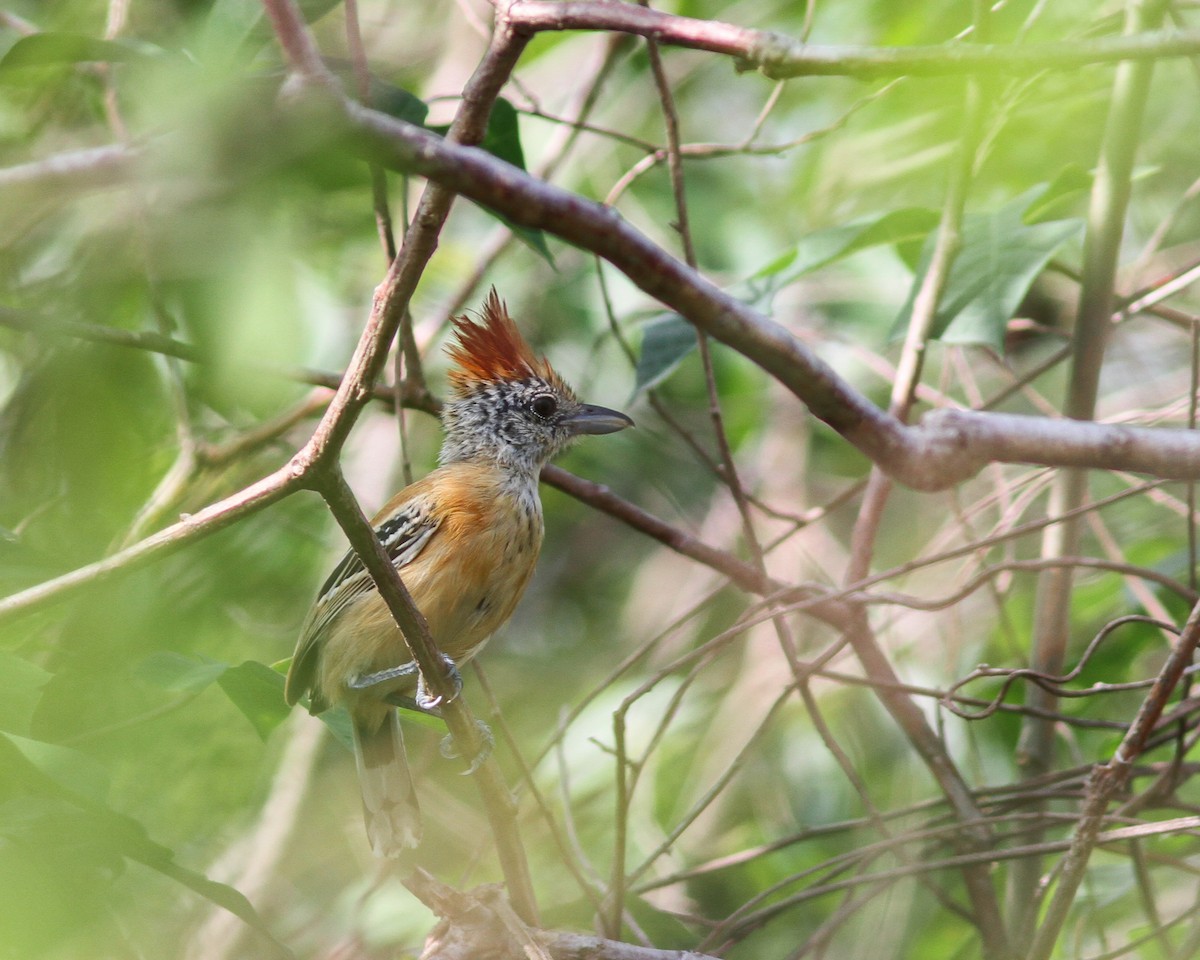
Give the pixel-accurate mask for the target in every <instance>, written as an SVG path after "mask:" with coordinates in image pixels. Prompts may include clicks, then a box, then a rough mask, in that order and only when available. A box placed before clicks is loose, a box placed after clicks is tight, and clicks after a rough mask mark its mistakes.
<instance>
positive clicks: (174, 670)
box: [134, 650, 229, 693]
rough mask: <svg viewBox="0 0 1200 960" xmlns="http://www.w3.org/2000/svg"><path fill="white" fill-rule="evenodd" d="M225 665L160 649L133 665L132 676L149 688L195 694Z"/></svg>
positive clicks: (222, 670)
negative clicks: (149, 686) (134, 666)
mask: <svg viewBox="0 0 1200 960" xmlns="http://www.w3.org/2000/svg"><path fill="white" fill-rule="evenodd" d="M228 669H229V664H227V663H221V662H220V661H217V660H209V659H208V658H207V657H199V656H192V655H187V654H182V653H175V652H173V651H170V650H162V651H159V652H158V653H153V654H151V655H150V656H148V657H147V658H146V659H145V660H143V661H142V662H141V663H139V664H138V665H137V667H136V668H135V669H134V676H136V677H137V678H138V679H139V680H141V681H143V682H145V683H148V684H150V685H151V686H155V687H161V688H162V689H163V690H170V691H172V692H179V693H199V692H200V691H201V690H203V689H204V688H205V687H207V686H209V685H210V684H212V683H215V682H216V681H217V680H218V679H220V677H221V675H222V674H223V673H225V671H226V670H228Z"/></svg>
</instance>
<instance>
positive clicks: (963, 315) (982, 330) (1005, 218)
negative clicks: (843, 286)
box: [892, 191, 1083, 351]
mask: <svg viewBox="0 0 1200 960" xmlns="http://www.w3.org/2000/svg"><path fill="white" fill-rule="evenodd" d="M1038 193H1039V194H1040V193H1041V191H1038ZM1030 203H1031V198H1030V196H1029V195H1028V194H1026V195H1023V196H1022V197H1019V198H1017V199H1016V200H1015V201H1013V202H1012V203H1009V204H1006V205H1005V206H1003V207H1000V208H999V209H998V210H995V211H991V212H988V213H972V214H968V215H967V216H966V217H964V218H963V225H962V245H961V247H960V248H959V251H958V255H957V256H956V257H955V258H954V263H953V266H952V267H951V269H950V276H949V278H948V279H947V281H946V286H945V289H944V290H943V292H942V297H941V300H940V302H939V304H938V311H937V315H936V317H935V319H934V325H933V333H932V338H933V339H935V340H942V341H943V342H946V343H959V344H983V345H986V346H990V347H992V348H993V349H995V350H997V351H1002V350H1003V349H1004V334H1005V330H1006V329H1007V327H1008V321H1009V320H1011V319H1012V317H1013V316H1014V314H1015V313H1016V311H1017V308H1018V307H1019V306H1020V304H1021V300H1022V299H1023V298H1024V297H1025V294H1026V293H1027V292H1028V290H1029V287H1030V285H1031V284H1032V283H1033V281H1034V280H1035V279H1036V278H1037V276H1038V274H1040V273H1041V272H1042V270H1043V269H1044V268H1045V266H1046V263H1047V262H1048V261H1049V260H1050V258H1051V257H1052V256H1054V254H1055V253H1057V252H1058V250H1059V248H1061V247H1062V245H1063V244H1064V243H1066V242H1067V241H1068V240H1070V239H1071V238H1072V237H1074V236H1075V235H1076V234H1078V233H1079V232H1080V230H1082V228H1083V222H1082V221H1081V220H1052V221H1049V222H1046V223H1034V224H1027V223H1025V221H1024V213H1025V211H1026V209H1027V208H1028V207H1029V205H1030ZM935 240H936V238H935V237H934V235H932V234H931V235H930V237H929V238H928V240H926V243H925V247H924V249H923V250H922V253H921V260H920V263H919V265H918V268H917V271H916V275H915V276H914V278H913V284H912V287H911V289H910V292H909V297H908V301H907V302H906V303H905V305H904V307H903V309H902V310H901V311H900V316H899V317H898V318H897V321H896V325H895V326H894V327H893V330H892V336H893V337H896V338H898V337H900V336H903V332H904V328H905V325H906V324H907V323H908V320H909V316H910V315H911V313H912V307H913V301H914V299H915V297H916V291H917V290H918V289H919V288H920V285H921V281H922V278H923V277H924V276H925V273H926V271H927V270H928V269H929V263H930V260H931V258H932V255H933V245H934V243H935Z"/></svg>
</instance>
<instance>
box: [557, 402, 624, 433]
mask: <svg viewBox="0 0 1200 960" xmlns="http://www.w3.org/2000/svg"><path fill="white" fill-rule="evenodd" d="M563 423H564V424H566V426H567V429H569V430H570V431H571V433H573V434H575V435H576V436H583V435H585V434H589V435H596V434H601V433H616V432H617V431H618V430H624V429H625V428H626V427H632V426H633V421H632V420H630V419H629V418H628V417H627V416H625V414H623V413H621V412H620V411H619V410H609V409H608V407H597V406H594V405H592V404H590V403H581V404H580V405H579V409H578V410H576V411H575V412H574V413H573V414H571V415H570V416H569V417H567V418H566V419H564V420H563Z"/></svg>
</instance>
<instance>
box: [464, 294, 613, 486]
mask: <svg viewBox="0 0 1200 960" xmlns="http://www.w3.org/2000/svg"><path fill="white" fill-rule="evenodd" d="M453 322H454V329H455V333H456V335H457V340H456V342H454V343H453V344H451V346H450V347H449V349H448V351H447V352H448V353H449V354H450V358H451V359H452V360H453V361H454V363H455V368H454V369H452V370H451V372H450V387H451V397H450V399H449V400H447V402H446V405H445V407H444V408H443V410H442V423H443V425H444V427H445V430H446V440H445V443H444V444H443V445H442V454H441V458H440V459H441V462H442V463H451V462H454V461H459V460H485V461H492V462H497V463H500V464H503V465H504V466H506V467H509V468H511V469H518V470H522V471H528V472H530V473H536V472H537V471H538V470H540V469H541V467H542V466H543V465H544V464H546V463H547V462H548V461H549V460H550V459H551V458H552V457H554V456H555V454H557V453H559V451H561V450H562V449H563V448H564V447H566V446H567V445H568V444H569V443H570V442H571V441H572V440H574V439H575V438H576V437H580V436H585V435H588V434H602V433H615V432H616V431H618V430H623V429H625V428H626V427H631V426H633V421H632V420H630V419H629V417H627V416H625V414H623V413H619V412H618V411H616V410H609V409H608V408H607V407H597V406H593V405H591V404H587V403H581V402H580V401H579V399H578V398H577V397H576V396H575V393H574V391H573V390H571V388H570V387H569V386H567V384H566V382H565V381H564V380H563V379H562V378H561V377H560V376H559V375H558V374H557V373H555V372H554V369H553V368H552V367H551V366H550V364H549V363H548V362H547V361H546V360H545V359H544V358H541V357H538V356H536V355H535V354H534V352H533V351H532V350H531V349H530V347H529V344H527V343H526V342H525V340H524V339H523V338H522V337H521V333H520V331H519V330H518V329H517V325H516V324H515V323H514V322H513V320H512V318H511V317H510V316H509V315H508V310H507V309H506V308H505V305H504V303H503V302H502V301H501V300H500V298H499V297H498V296H497V295H496V291H495V290H492V291H491V292H490V293H489V294H488V296H487V299H486V300H485V301H484V303H483V313H482V316H481V317H480V320H479V321H474V320H470V319H468V318H466V317H458V318H456V319H455V320H454V321H453Z"/></svg>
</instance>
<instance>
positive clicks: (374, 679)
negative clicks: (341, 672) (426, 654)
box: [346, 661, 418, 690]
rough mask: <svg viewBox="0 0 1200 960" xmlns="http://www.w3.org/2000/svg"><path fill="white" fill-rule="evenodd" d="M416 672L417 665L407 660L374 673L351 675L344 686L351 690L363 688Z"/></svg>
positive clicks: (409, 675)
mask: <svg viewBox="0 0 1200 960" xmlns="http://www.w3.org/2000/svg"><path fill="white" fill-rule="evenodd" d="M417 672H418V671H417V665H416V664H415V663H413V662H412V661H409V662H408V663H402V664H400V666H398V667H388V668H387V669H386V670H377V671H375V672H374V673H361V674H359V675H358V676H357V677H351V678H350V679H349V680H347V681H346V686H348V687H349V688H350V689H351V690H365V689H366V688H367V687H374V686H376V685H377V684H380V683H387V682H388V681H389V680H400V679H402V678H404V677H411V676H412V675H413V674H414V673H417Z"/></svg>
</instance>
